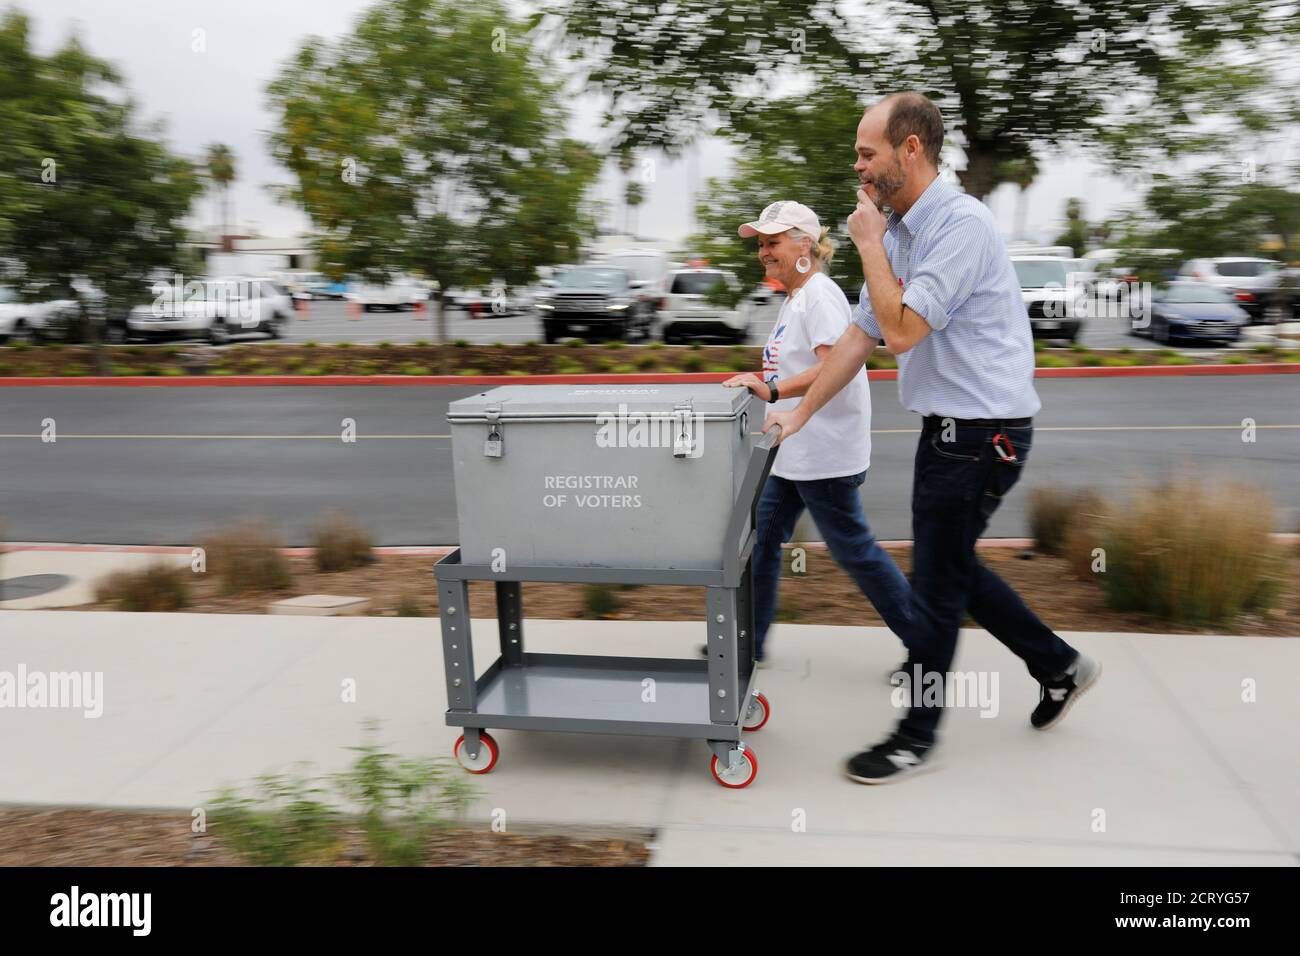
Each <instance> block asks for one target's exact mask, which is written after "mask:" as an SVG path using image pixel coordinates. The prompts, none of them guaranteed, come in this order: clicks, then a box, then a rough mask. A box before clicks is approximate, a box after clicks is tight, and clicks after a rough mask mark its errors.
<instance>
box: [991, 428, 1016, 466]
mask: <svg viewBox="0 0 1300 956" xmlns="http://www.w3.org/2000/svg"><path fill="white" fill-rule="evenodd" d="M1004 445H1005V446H1006V447H1005V448H1003V446H1004ZM993 450H994V451H995V452H997V453H998V457H999V458H1001V459H1002V460H1003V461H1018V460H1019V459H1018V458H1016V449H1015V446H1014V445H1012V444H1011V439H1010V438H1008V437H1007V436H1006V435H1004V434H1002V433H1001V432H998V433H997V434H996V435H994V436H993Z"/></svg>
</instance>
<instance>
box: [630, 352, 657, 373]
mask: <svg viewBox="0 0 1300 956" xmlns="http://www.w3.org/2000/svg"><path fill="white" fill-rule="evenodd" d="M658 361H659V358H658V356H655V355H647V354H645V353H642V354H641V355H638V356H637V357H636V358H635V359H633V361H632V364H633V365H635V366H636V367H637V368H638V369H640V370H641V371H646V370H647V369H652V368H654V367H655V365H656V364H657V363H658Z"/></svg>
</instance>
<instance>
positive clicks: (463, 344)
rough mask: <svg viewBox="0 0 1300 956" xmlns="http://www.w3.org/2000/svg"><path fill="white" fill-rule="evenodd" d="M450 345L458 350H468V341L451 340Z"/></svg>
mask: <svg viewBox="0 0 1300 956" xmlns="http://www.w3.org/2000/svg"><path fill="white" fill-rule="evenodd" d="M451 344H452V345H453V346H455V347H456V348H458V349H467V348H469V339H453V340H452V343H451Z"/></svg>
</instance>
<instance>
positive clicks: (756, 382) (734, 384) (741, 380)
mask: <svg viewBox="0 0 1300 956" xmlns="http://www.w3.org/2000/svg"><path fill="white" fill-rule="evenodd" d="M722 384H723V385H725V386H727V388H747V389H749V390H750V391H751V392H753V393H754V394H755V395H757V396H758V397H759V398H761V399H762V400H763V401H765V402H766V401H768V400H769V399H770V398H771V397H772V390H771V389H770V388H768V385H767V382H765V381H763V380H762V379H761V378H759V377H758V376H757V375H755V374H754V373H753V372H742V373H741V374H739V375H733V376H731V378H729V379H727V380H726V381H725V382H723V383H722Z"/></svg>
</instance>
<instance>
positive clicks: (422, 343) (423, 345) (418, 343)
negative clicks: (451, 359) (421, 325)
mask: <svg viewBox="0 0 1300 956" xmlns="http://www.w3.org/2000/svg"><path fill="white" fill-rule="evenodd" d="M412 344H413V345H414V346H415V347H416V348H420V349H427V348H428V347H429V346H431V345H432V344H433V343H432V342H430V341H429V340H428V339H416V340H415V341H414V342H413V343H412Z"/></svg>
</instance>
